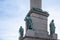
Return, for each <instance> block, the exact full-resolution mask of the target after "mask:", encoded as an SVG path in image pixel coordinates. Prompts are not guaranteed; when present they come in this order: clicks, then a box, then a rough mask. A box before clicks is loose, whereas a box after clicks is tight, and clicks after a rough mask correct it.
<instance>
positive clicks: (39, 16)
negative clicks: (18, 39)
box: [22, 0, 57, 40]
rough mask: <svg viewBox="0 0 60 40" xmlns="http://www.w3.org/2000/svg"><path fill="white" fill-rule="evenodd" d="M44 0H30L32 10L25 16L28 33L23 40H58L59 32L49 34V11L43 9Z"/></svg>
mask: <svg viewBox="0 0 60 40" xmlns="http://www.w3.org/2000/svg"><path fill="white" fill-rule="evenodd" d="M41 2H42V0H30V11H29V12H28V14H27V15H26V17H25V22H26V34H25V36H24V37H23V38H22V40H57V34H55V33H53V34H52V35H49V34H48V31H47V23H48V16H49V14H48V12H46V11H43V10H42V9H41V4H42V3H41Z"/></svg>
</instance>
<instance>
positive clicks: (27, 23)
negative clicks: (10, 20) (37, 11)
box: [25, 16, 33, 29]
mask: <svg viewBox="0 0 60 40" xmlns="http://www.w3.org/2000/svg"><path fill="white" fill-rule="evenodd" d="M25 21H26V26H27V29H32V28H33V27H32V26H33V23H32V19H31V17H30V16H27V17H26V18H25Z"/></svg>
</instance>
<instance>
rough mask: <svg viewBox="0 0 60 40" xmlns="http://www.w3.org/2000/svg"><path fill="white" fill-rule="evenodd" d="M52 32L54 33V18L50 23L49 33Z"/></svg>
mask: <svg viewBox="0 0 60 40" xmlns="http://www.w3.org/2000/svg"><path fill="white" fill-rule="evenodd" d="M53 33H55V24H54V20H52V21H51V23H50V34H51V35H52V34H53Z"/></svg>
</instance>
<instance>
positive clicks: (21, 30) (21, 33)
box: [19, 28, 24, 37]
mask: <svg viewBox="0 0 60 40" xmlns="http://www.w3.org/2000/svg"><path fill="white" fill-rule="evenodd" d="M19 32H20V37H23V32H24V30H23V28H20V29H19Z"/></svg>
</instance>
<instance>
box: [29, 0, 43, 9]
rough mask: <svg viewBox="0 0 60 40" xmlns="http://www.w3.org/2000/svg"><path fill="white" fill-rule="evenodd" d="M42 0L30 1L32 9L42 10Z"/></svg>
mask: <svg viewBox="0 0 60 40" xmlns="http://www.w3.org/2000/svg"><path fill="white" fill-rule="evenodd" d="M41 6H42V5H41V0H30V8H33V7H34V8H41Z"/></svg>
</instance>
